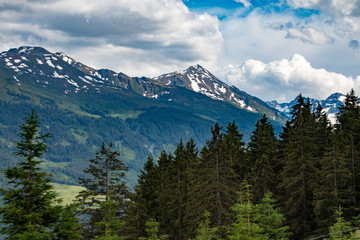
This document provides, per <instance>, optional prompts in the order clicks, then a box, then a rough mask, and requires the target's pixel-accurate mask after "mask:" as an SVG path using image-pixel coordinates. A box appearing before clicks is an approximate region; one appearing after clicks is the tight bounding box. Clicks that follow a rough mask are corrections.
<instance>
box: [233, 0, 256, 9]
mask: <svg viewBox="0 0 360 240" xmlns="http://www.w3.org/2000/svg"><path fill="white" fill-rule="evenodd" d="M235 2H238V3H242V4H243V5H244V7H246V8H248V7H251V6H252V4H251V2H250V1H249V0H235Z"/></svg>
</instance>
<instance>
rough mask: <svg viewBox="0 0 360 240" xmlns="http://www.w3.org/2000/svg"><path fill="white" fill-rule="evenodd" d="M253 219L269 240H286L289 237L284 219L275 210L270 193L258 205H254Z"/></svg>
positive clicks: (277, 210)
mask: <svg viewBox="0 0 360 240" xmlns="http://www.w3.org/2000/svg"><path fill="white" fill-rule="evenodd" d="M254 215H255V216H254V219H255V222H257V223H258V224H259V226H260V228H262V229H263V233H264V235H265V236H266V237H267V238H268V239H271V240H286V239H288V236H289V232H288V230H289V227H288V226H285V225H284V223H285V218H284V216H283V215H282V214H281V213H280V212H279V209H277V208H275V200H274V199H273V198H272V193H271V192H267V193H265V196H264V197H263V198H262V199H261V202H260V203H259V204H256V205H255V210H254Z"/></svg>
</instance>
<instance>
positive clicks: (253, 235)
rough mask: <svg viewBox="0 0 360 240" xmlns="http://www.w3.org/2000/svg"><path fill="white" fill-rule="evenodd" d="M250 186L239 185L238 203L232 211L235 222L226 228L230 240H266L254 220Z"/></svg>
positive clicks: (245, 184) (244, 182)
mask: <svg viewBox="0 0 360 240" xmlns="http://www.w3.org/2000/svg"><path fill="white" fill-rule="evenodd" d="M252 198H253V196H252V192H251V185H249V184H248V183H247V182H246V181H243V182H242V183H241V191H240V195H239V201H238V203H236V204H235V205H234V206H233V207H232V210H233V211H234V212H235V213H236V221H235V222H234V223H232V224H231V226H230V227H229V228H228V238H229V239H230V240H240V239H252V240H257V239H258V240H260V239H262V240H266V239H268V237H267V236H266V235H265V234H264V229H263V228H261V226H260V225H259V224H258V223H257V222H256V220H255V206H254V204H253V203H252Z"/></svg>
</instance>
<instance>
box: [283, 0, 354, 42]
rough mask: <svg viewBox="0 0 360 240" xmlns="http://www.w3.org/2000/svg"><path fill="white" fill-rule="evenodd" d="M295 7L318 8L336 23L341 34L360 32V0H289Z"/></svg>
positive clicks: (290, 4) (345, 35) (349, 34)
mask: <svg viewBox="0 0 360 240" xmlns="http://www.w3.org/2000/svg"><path fill="white" fill-rule="evenodd" d="M288 4H289V6H291V7H293V8H295V9H296V8H308V9H318V10H320V11H321V13H322V14H324V15H328V16H330V17H331V18H332V21H334V22H335V23H336V26H334V27H335V28H338V29H335V31H337V32H338V34H339V36H343V37H348V36H351V35H354V34H359V32H360V18H359V17H360V1H359V0H288Z"/></svg>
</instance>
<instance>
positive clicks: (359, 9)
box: [351, 0, 360, 17]
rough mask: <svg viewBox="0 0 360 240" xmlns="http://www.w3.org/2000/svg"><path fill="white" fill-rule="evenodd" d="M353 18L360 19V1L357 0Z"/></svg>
mask: <svg viewBox="0 0 360 240" xmlns="http://www.w3.org/2000/svg"><path fill="white" fill-rule="evenodd" d="M351 16H353V17H360V0H357V2H356V4H355V6H354V9H353V10H352V12H351Z"/></svg>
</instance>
